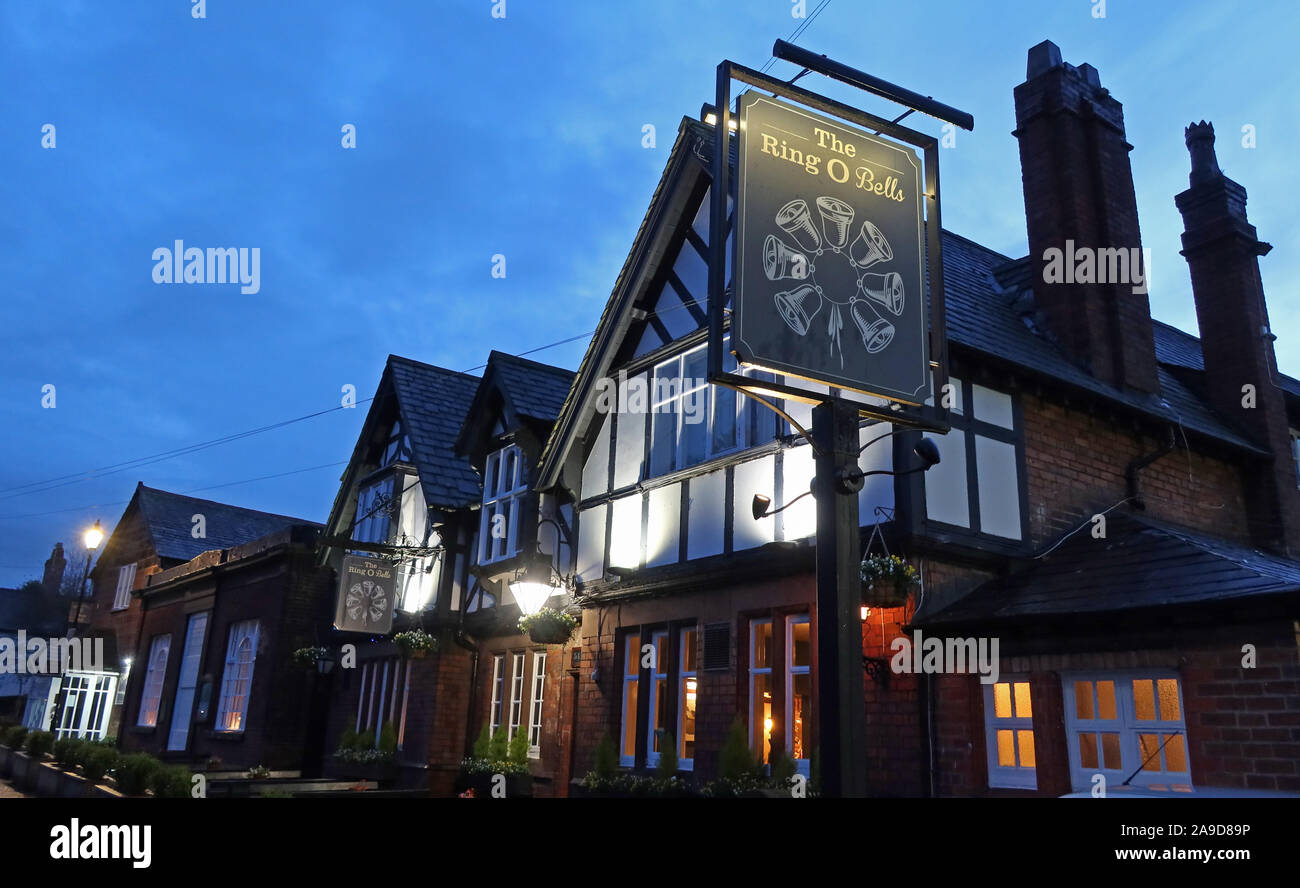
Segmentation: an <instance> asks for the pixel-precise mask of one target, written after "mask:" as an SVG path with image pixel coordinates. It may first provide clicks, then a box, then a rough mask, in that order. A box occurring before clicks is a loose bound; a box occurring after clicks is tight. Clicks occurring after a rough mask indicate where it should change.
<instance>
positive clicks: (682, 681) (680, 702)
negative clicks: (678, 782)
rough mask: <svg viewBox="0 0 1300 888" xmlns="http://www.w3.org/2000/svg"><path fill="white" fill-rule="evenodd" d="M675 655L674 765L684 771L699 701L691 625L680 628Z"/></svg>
mask: <svg viewBox="0 0 1300 888" xmlns="http://www.w3.org/2000/svg"><path fill="white" fill-rule="evenodd" d="M678 638H679V644H678V647H679V648H680V653H679V654H678V658H677V688H678V690H677V766H678V767H679V768H681V769H682V770H684V771H689V770H691V769H692V768H694V767H695V762H694V759H695V710H696V706H697V703H698V701H699V692H700V685H699V677H698V675H697V672H696V668H695V656H696V651H695V640H696V630H695V627H694V626H691V627H690V628H687V629H683V630H681V633H680V634H679V636H678Z"/></svg>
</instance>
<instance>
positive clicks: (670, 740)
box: [655, 731, 677, 780]
mask: <svg viewBox="0 0 1300 888" xmlns="http://www.w3.org/2000/svg"><path fill="white" fill-rule="evenodd" d="M659 750H660V751H659V764H657V765H655V771H656V772H657V773H658V775H659V779H660V780H668V779H669V778H672V777H676V776H677V739H676V738H675V737H673V735H672V734H670V733H668V732H667V731H664V732H663V733H662V734H660V735H659Z"/></svg>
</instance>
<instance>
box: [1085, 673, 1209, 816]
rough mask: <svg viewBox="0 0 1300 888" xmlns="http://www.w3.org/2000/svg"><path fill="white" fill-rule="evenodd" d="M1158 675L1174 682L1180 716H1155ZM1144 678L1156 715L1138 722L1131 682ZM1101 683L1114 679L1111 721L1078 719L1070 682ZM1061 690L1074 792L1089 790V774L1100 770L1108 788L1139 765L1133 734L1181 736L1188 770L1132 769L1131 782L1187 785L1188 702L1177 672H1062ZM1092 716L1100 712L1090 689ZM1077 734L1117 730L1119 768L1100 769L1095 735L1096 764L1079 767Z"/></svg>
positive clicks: (1161, 759)
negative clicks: (1169, 717)
mask: <svg viewBox="0 0 1300 888" xmlns="http://www.w3.org/2000/svg"><path fill="white" fill-rule="evenodd" d="M1161 679H1166V680H1168V679H1172V680H1174V681H1175V682H1177V689H1178V714H1179V715H1180V716H1181V718H1179V719H1177V720H1162V719H1160V718H1159V716H1160V708H1159V706H1160V693H1159V685H1158V684H1157V683H1156V682H1158V681H1159V680H1161ZM1142 680H1147V681H1151V682H1152V687H1151V692H1152V695H1153V703H1154V705H1155V707H1156V716H1157V717H1156V719H1154V720H1151V719H1146V720H1139V719H1138V718H1137V710H1136V704H1135V701H1134V696H1133V682H1134V681H1142ZM1080 681H1086V682H1094V683H1096V682H1102V681H1113V682H1114V683H1115V715H1116V718H1114V719H1102V718H1100V717H1094V718H1092V719H1080V718H1079V717H1078V709H1077V706H1076V700H1075V687H1074V684H1075V682H1080ZM1061 690H1062V696H1063V702H1064V705H1065V739H1066V747H1067V750H1068V753H1069V756H1070V782H1071V784H1072V785H1073V787H1074V789H1075V790H1076V791H1080V792H1082V791H1086V790H1089V789H1091V788H1092V777H1093V775H1094V774H1103V775H1105V777H1106V782H1107V788H1108V790H1109V789H1113V788H1116V787H1118V786H1120V785H1121V784H1122V783H1123V782H1124V781H1125V780H1126V779H1128V776H1129V775H1130V774H1132V773H1133V772H1134V771H1135V770H1137V769H1138V765H1139V764H1140V763H1141V762H1142V759H1143V756H1142V755H1141V753H1140V749H1141V747H1140V744H1139V740H1138V735H1140V734H1156V735H1157V737H1159V738H1160V740H1161V742H1163V739H1164V735H1166V734H1181V735H1182V737H1183V755H1184V757H1185V758H1186V761H1187V768H1188V770H1187V771H1165V770H1163V769H1162V770H1160V771H1147V770H1137V774H1135V775H1134V776H1133V779H1132V780H1130V781H1129V785H1130V786H1152V787H1155V788H1166V789H1170V788H1174V789H1178V790H1184V789H1186V788H1190V787H1192V786H1193V785H1194V784H1193V782H1192V775H1191V757H1192V752H1191V744H1190V742H1189V740H1188V736H1187V705H1186V702H1185V700H1184V699H1183V682H1182V679H1181V678H1180V676H1179V675H1178V673H1177V672H1175V671H1174V670H1171V669H1134V670H1123V671H1102V672H1066V673H1061ZM1093 696H1094V700H1093V715H1094V716H1099V715H1100V712H1099V709H1098V706H1099V702H1098V701H1097V700H1096V699H1095V698H1096V696H1097V694H1096V692H1095V690H1094V692H1093ZM1081 733H1093V734H1102V733H1111V734H1113V733H1117V734H1119V747H1120V767H1119V768H1118V769H1111V768H1106V767H1105V760H1104V758H1103V757H1102V749H1101V745H1100V744H1101V740H1100V738H1098V740H1097V741H1096V742H1097V743H1098V749H1097V767H1096V768H1095V769H1094V768H1084V767H1083V766H1082V765H1081V761H1082V759H1081V757H1080V749H1079V734H1081ZM1165 755H1166V754H1165V751H1164V750H1163V749H1162V750H1161V751H1160V753H1159V757H1158V761H1159V762H1160V763H1161V765H1162V768H1163V764H1164V762H1165Z"/></svg>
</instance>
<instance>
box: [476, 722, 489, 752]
mask: <svg viewBox="0 0 1300 888" xmlns="http://www.w3.org/2000/svg"><path fill="white" fill-rule="evenodd" d="M491 754H492V737H491V736H490V735H489V734H488V726H487V725H484V726H483V730H481V731H479V732H478V739H477V740H475V741H474V751H473V757H474V758H476V759H485V758H487V757H488V756H489V755H491Z"/></svg>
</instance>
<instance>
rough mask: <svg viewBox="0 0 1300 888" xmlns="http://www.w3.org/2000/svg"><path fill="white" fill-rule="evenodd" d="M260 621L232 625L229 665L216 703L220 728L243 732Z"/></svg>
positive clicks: (218, 726)
mask: <svg viewBox="0 0 1300 888" xmlns="http://www.w3.org/2000/svg"><path fill="white" fill-rule="evenodd" d="M257 629H258V627H257V621H256V620H245V621H244V622H242V623H235V624H234V625H232V626H231V627H230V639H229V641H228V642H227V643H226V668H225V671H224V672H223V673H222V677H221V702H220V703H218V704H217V730H218V731H242V730H244V724H245V720H246V718H247V715H248V695H249V692H250V691H251V689H252V685H253V662H254V660H256V659H257Z"/></svg>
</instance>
